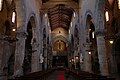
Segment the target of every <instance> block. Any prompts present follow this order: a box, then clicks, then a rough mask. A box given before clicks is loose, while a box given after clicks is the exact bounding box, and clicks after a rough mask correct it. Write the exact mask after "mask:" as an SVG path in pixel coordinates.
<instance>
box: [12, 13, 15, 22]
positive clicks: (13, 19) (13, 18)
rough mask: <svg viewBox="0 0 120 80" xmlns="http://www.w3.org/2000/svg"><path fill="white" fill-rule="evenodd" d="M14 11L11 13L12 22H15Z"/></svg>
mask: <svg viewBox="0 0 120 80" xmlns="http://www.w3.org/2000/svg"><path fill="white" fill-rule="evenodd" d="M15 16H16V15H15V12H13V13H12V22H13V23H15Z"/></svg>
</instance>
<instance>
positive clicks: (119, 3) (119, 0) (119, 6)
mask: <svg viewBox="0 0 120 80" xmlns="http://www.w3.org/2000/svg"><path fill="white" fill-rule="evenodd" d="M118 8H119V9H120V0H118Z"/></svg>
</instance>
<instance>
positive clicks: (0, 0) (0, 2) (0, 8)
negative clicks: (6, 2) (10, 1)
mask: <svg viewBox="0 0 120 80" xmlns="http://www.w3.org/2000/svg"><path fill="white" fill-rule="evenodd" d="M2 3H3V0H0V11H1V10H2Z"/></svg>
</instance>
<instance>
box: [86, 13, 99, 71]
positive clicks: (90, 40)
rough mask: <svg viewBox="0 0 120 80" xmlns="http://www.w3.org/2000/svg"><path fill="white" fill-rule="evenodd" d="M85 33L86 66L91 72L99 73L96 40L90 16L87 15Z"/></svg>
mask: <svg viewBox="0 0 120 80" xmlns="http://www.w3.org/2000/svg"><path fill="white" fill-rule="evenodd" d="M86 29H87V30H86V31H87V40H86V42H87V46H88V47H87V50H86V51H87V53H86V54H85V56H86V58H87V57H88V59H87V60H88V61H89V63H88V62H87V63H86V64H89V66H90V67H91V70H89V71H91V72H94V73H100V65H99V59H98V50H97V39H96V34H95V26H94V24H93V22H92V17H91V15H89V14H88V15H87V19H86Z"/></svg>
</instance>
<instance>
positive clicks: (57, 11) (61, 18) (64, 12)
mask: <svg viewBox="0 0 120 80" xmlns="http://www.w3.org/2000/svg"><path fill="white" fill-rule="evenodd" d="M72 14H73V10H72V9H71V8H67V7H66V6H65V5H64V4H58V5H56V6H55V7H53V8H49V10H48V17H49V21H50V26H51V30H54V29H56V28H58V27H61V28H64V29H65V30H68V29H69V25H70V22H71V17H72Z"/></svg>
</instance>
